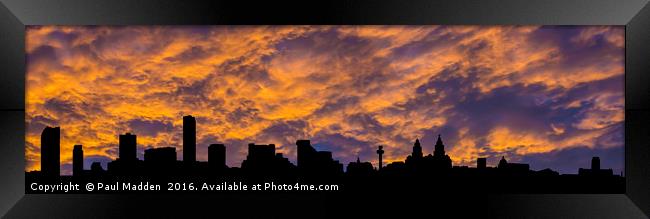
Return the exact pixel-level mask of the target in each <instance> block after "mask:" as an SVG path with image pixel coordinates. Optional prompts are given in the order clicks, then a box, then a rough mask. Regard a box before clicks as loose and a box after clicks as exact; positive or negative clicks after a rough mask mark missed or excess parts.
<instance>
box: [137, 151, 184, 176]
mask: <svg viewBox="0 0 650 219" xmlns="http://www.w3.org/2000/svg"><path fill="white" fill-rule="evenodd" d="M144 166H145V168H146V170H147V172H146V173H145V175H167V174H172V173H175V172H176V171H177V168H176V148H174V147H159V148H149V149H146V150H144Z"/></svg>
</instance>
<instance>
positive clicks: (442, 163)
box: [426, 135, 451, 169]
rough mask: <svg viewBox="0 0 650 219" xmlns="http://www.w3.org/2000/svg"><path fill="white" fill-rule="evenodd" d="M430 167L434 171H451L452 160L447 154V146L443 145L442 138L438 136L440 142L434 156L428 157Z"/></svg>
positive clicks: (437, 142) (437, 143)
mask: <svg viewBox="0 0 650 219" xmlns="http://www.w3.org/2000/svg"><path fill="white" fill-rule="evenodd" d="M426 160H427V161H426V163H428V166H431V167H433V168H434V169H451V158H449V155H446V154H445V145H444V144H443V143H442V138H441V137H440V135H438V140H437V141H436V145H435V146H434V151H433V156H431V155H428V156H427V157H426Z"/></svg>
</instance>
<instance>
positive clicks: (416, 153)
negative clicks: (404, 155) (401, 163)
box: [411, 138, 422, 159]
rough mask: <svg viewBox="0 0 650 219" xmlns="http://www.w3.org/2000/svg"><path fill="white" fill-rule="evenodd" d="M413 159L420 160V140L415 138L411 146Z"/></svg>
mask: <svg viewBox="0 0 650 219" xmlns="http://www.w3.org/2000/svg"><path fill="white" fill-rule="evenodd" d="M411 157H413V158H416V159H417V158H422V146H420V139H418V138H416V139H415V143H414V144H413V152H412V153H411Z"/></svg>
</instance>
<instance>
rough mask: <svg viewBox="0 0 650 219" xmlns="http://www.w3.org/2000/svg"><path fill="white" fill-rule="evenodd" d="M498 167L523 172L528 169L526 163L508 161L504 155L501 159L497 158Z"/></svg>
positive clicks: (507, 170) (510, 171)
mask: <svg viewBox="0 0 650 219" xmlns="http://www.w3.org/2000/svg"><path fill="white" fill-rule="evenodd" d="M498 168H499V169H500V170H502V171H506V172H508V173H525V172H528V171H529V170H530V166H529V165H528V164H523V163H508V161H507V160H506V158H505V156H502V157H501V160H499V166H498Z"/></svg>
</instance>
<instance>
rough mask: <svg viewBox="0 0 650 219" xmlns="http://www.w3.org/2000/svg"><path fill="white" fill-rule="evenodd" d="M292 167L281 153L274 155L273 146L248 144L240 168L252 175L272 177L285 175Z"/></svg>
mask: <svg viewBox="0 0 650 219" xmlns="http://www.w3.org/2000/svg"><path fill="white" fill-rule="evenodd" d="M293 167H294V166H293V164H291V162H289V160H288V159H287V158H284V157H283V156H282V154H281V153H278V154H276V153H275V144H268V145H256V144H254V143H250V144H248V155H247V156H246V160H244V161H242V164H241V168H242V169H244V170H246V171H248V172H249V173H252V174H257V175H260V174H262V175H272V174H273V173H280V174H282V173H286V172H287V171H289V169H292V168H293Z"/></svg>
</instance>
